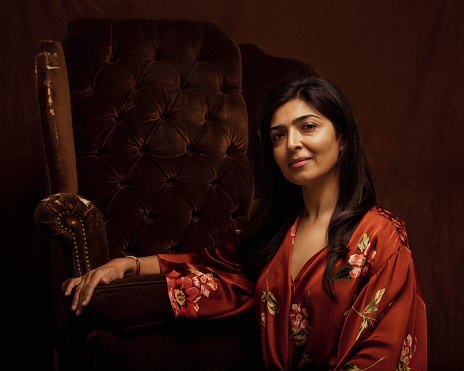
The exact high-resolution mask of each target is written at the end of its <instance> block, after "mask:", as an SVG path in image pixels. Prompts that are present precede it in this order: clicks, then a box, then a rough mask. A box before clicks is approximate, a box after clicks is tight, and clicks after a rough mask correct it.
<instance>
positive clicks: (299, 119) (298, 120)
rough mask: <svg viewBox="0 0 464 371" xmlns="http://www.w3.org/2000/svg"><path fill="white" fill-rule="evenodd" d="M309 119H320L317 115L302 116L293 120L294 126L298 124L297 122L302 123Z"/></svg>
mask: <svg viewBox="0 0 464 371" xmlns="http://www.w3.org/2000/svg"><path fill="white" fill-rule="evenodd" d="M309 117H315V118H317V119H320V117H318V116H316V115H303V116H300V117H297V118H295V119H293V120H292V124H296V123H297V122H300V121H303V120H306V119H307V118H309Z"/></svg>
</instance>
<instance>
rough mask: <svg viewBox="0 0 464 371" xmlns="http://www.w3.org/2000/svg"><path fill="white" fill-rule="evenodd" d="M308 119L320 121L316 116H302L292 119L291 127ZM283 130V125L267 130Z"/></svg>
mask: <svg viewBox="0 0 464 371" xmlns="http://www.w3.org/2000/svg"><path fill="white" fill-rule="evenodd" d="M309 117H315V118H317V119H320V117H319V116H316V115H303V116H300V117H297V118H294V119H293V120H292V125H294V124H296V123H297V122H300V121H303V120H306V119H307V118H309ZM284 128H285V125H283V124H281V125H275V126H272V127H271V128H270V129H269V130H270V131H273V130H281V129H284Z"/></svg>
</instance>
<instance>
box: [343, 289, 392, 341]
mask: <svg viewBox="0 0 464 371" xmlns="http://www.w3.org/2000/svg"><path fill="white" fill-rule="evenodd" d="M384 292H385V289H381V290H379V291H377V292H376V293H375V296H374V299H372V300H371V301H370V302H369V304H367V306H366V308H365V309H364V310H363V311H362V312H358V311H357V310H356V309H355V308H354V306H353V307H351V308H353V310H354V311H355V312H356V313H358V314H359V315H360V316H361V317H362V318H363V322H362V324H361V329H360V330H359V333H358V336H356V340H358V339H359V337H360V336H361V334H362V333H363V332H364V330H365V329H367V328H368V327H369V325H371V326H372V327H373V326H374V321H376V322H377V321H378V320H377V319H375V318H371V317H369V316H367V314H369V313H374V312H377V305H379V303H380V300H382V296H383V294H384Z"/></svg>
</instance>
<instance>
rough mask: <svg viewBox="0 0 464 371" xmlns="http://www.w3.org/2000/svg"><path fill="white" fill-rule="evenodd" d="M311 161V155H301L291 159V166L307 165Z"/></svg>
mask: <svg viewBox="0 0 464 371" xmlns="http://www.w3.org/2000/svg"><path fill="white" fill-rule="evenodd" d="M309 161H311V157H300V158H297V159H295V160H291V161H290V167H302V166H305V165H306V164H307V163H308V162H309Z"/></svg>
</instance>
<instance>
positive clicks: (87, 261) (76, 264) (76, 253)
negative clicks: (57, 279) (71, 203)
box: [56, 210, 90, 276]
mask: <svg viewBox="0 0 464 371" xmlns="http://www.w3.org/2000/svg"><path fill="white" fill-rule="evenodd" d="M64 214H73V215H74V216H76V217H77V218H78V220H79V223H80V224H81V228H82V237H83V241H84V254H85V267H86V269H87V272H90V258H89V249H88V246H87V237H86V235H85V227H84V221H83V220H82V218H81V216H80V215H78V214H77V213H76V212H75V211H73V210H66V211H61V212H60V213H59V214H58V217H57V218H56V220H57V222H58V226H59V227H60V228H61V229H63V230H65V231H66V232H69V233H71V237H72V244H73V255H74V271H75V272H77V274H78V275H79V276H82V270H81V265H80V257H79V249H78V246H77V241H76V234H75V233H74V232H73V231H72V229H71V228H67V227H65V226H64V225H63V223H61V217H62V216H63V215H64Z"/></svg>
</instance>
